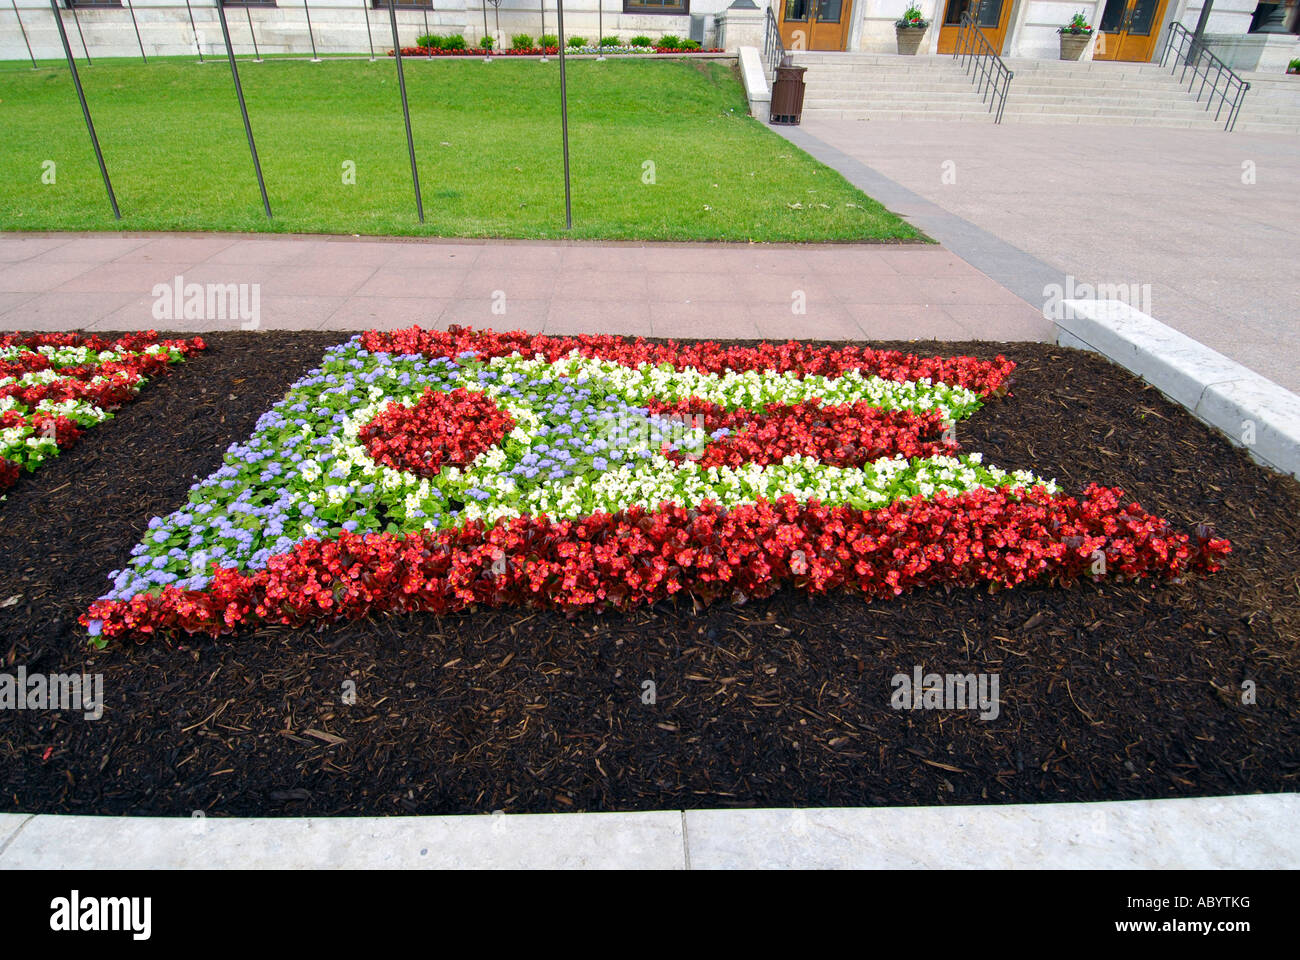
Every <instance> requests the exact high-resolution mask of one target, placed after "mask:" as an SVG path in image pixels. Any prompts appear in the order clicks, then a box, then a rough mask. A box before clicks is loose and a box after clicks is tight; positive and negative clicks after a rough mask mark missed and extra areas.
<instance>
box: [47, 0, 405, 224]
mask: <svg viewBox="0 0 1300 960" xmlns="http://www.w3.org/2000/svg"><path fill="white" fill-rule="evenodd" d="M51 2H53V0H51ZM388 21H389V23H390V24H392V27H393V57H394V59H396V60H397V89H398V90H399V91H401V94H402V116H403V117H404V118H405V119H406V150H407V152H408V153H409V154H410V155H411V183H412V184H414V186H415V212H416V213H417V214H418V215H419V217H420V222H421V223H424V201H423V200H422V199H420V171H419V170H418V169H417V168H416V166H415V140H414V138H413V137H412V136H411V108H410V106H408V105H407V102H406V77H405V75H404V74H403V73H402V44H401V41H399V40H398V39H397V10H396V9H394V7H393V0H388Z"/></svg>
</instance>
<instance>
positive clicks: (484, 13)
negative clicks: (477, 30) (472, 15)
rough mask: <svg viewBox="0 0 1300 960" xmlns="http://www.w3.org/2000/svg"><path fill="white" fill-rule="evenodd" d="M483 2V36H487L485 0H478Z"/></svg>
mask: <svg viewBox="0 0 1300 960" xmlns="http://www.w3.org/2000/svg"><path fill="white" fill-rule="evenodd" d="M479 2H480V3H481V4H483V36H485V37H486V36H487V0H479Z"/></svg>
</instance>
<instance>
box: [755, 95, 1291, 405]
mask: <svg viewBox="0 0 1300 960" xmlns="http://www.w3.org/2000/svg"><path fill="white" fill-rule="evenodd" d="M1011 96H1012V97H1013V98H1014V96H1015V87H1014V85H1013V87H1012V94H1011ZM773 129H774V130H776V131H777V132H779V133H781V134H782V135H783V136H786V137H787V138H788V139H790V140H791V141H792V142H793V143H795V144H797V145H799V146H801V147H803V148H804V149H806V150H808V152H810V153H811V154H812V155H813V156H815V157H817V158H818V159H820V160H822V161H823V162H826V163H829V164H831V165H832V166H835V167H836V168H837V169H839V170H840V171H841V172H842V173H844V174H845V175H846V176H847V177H848V178H849V179H850V180H851V181H852V182H853V183H855V184H856V185H857V186H859V187H861V188H862V189H864V190H865V191H866V192H867V193H868V194H870V195H871V196H873V197H875V198H876V199H877V200H879V201H881V202H882V203H884V204H885V205H886V206H887V207H889V208H890V209H892V210H893V211H894V212H896V213H898V214H900V215H903V216H905V217H907V218H908V219H910V220H911V221H912V222H913V223H915V224H916V225H917V226H918V227H920V228H921V229H923V230H925V231H926V232H927V233H928V234H930V236H932V237H935V238H936V239H938V240H939V241H940V242H941V243H943V244H944V245H945V246H946V247H948V248H949V249H950V250H952V251H953V252H954V253H957V254H959V255H960V256H961V257H962V258H964V259H965V260H966V261H967V262H968V263H970V264H971V265H973V266H975V267H978V268H979V269H981V270H982V271H984V272H985V273H987V274H988V275H989V276H990V277H992V278H993V279H994V280H997V281H998V282H999V283H1001V284H1003V285H1005V286H1006V287H1008V288H1009V289H1010V290H1011V291H1013V292H1014V293H1016V294H1018V295H1019V296H1020V297H1021V298H1023V299H1024V300H1026V301H1028V302H1029V303H1031V304H1035V305H1038V304H1041V303H1042V302H1043V300H1044V298H1045V296H1046V295H1045V293H1044V288H1045V287H1046V286H1047V285H1049V284H1053V283H1061V282H1062V281H1063V278H1064V277H1065V276H1066V275H1071V276H1074V277H1075V278H1077V280H1078V281H1080V282H1088V283H1111V284H1114V283H1125V284H1137V285H1139V286H1147V287H1149V288H1150V290H1151V304H1150V306H1149V307H1145V306H1143V307H1142V309H1144V310H1145V311H1146V312H1148V313H1150V314H1151V315H1152V316H1154V317H1156V318H1157V319H1158V320H1160V321H1162V322H1163V323H1165V324H1168V325H1169V326H1172V327H1174V328H1175V329H1177V330H1179V331H1181V332H1182V333H1185V334H1187V335H1188V336H1190V337H1192V338H1193V339H1195V340H1198V341H1200V342H1201V343H1204V344H1206V345H1207V346H1209V347H1211V348H1212V349H1214V350H1217V351H1219V352H1220V353H1223V354H1225V355H1227V356H1228V357H1231V358H1232V359H1234V360H1237V361H1238V362H1240V363H1243V364H1245V365H1246V366H1248V367H1250V368H1251V369H1253V370H1256V371H1258V372H1259V373H1262V374H1263V375H1264V376H1266V377H1268V378H1269V379H1270V380H1273V381H1274V382H1276V383H1278V384H1281V385H1282V386H1283V387H1285V388H1287V389H1289V390H1293V391H1294V390H1300V346H1298V345H1297V344H1298V343H1300V341H1298V340H1297V337H1296V334H1297V332H1298V331H1300V318H1297V314H1296V309H1295V307H1296V304H1297V303H1298V302H1300V280H1298V279H1297V278H1296V275H1295V266H1294V260H1295V256H1294V252H1295V250H1296V247H1297V243H1298V242H1300V194H1298V193H1297V192H1296V191H1295V189H1294V185H1295V183H1296V182H1297V181H1300V151H1297V150H1296V148H1295V140H1294V138H1291V137H1279V136H1275V135H1269V134H1256V133H1247V132H1243V131H1240V130H1238V131H1236V132H1234V133H1232V134H1231V135H1225V134H1224V133H1223V132H1222V131H1221V130H1179V129H1164V128H1150V127H1122V126H1116V127H1100V126H1089V127H1086V128H1082V127H1081V128H1078V129H1069V128H1061V129H1059V130H1055V131H1054V129H1053V128H1051V127H1040V126H1033V125H1015V124H1001V125H995V124H977V123H942V122H940V123H926V122H908V121H892V120H881V121H872V122H870V123H865V122H860V121H854V120H838V119H833V118H824V117H820V116H816V115H805V118H804V123H803V125H802V126H801V127H793V128H791V127H780V128H773ZM902 255H903V254H895V255H894V256H902ZM1135 305H1136V306H1142V305H1141V304H1135ZM1255 324H1259V325H1261V326H1260V328H1261V329H1265V330H1267V331H1268V332H1269V334H1270V335H1269V336H1268V337H1252V338H1249V339H1243V338H1241V337H1240V336H1239V335H1238V334H1239V331H1240V329H1241V328H1242V326H1243V325H1255Z"/></svg>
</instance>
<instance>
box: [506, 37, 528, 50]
mask: <svg viewBox="0 0 1300 960" xmlns="http://www.w3.org/2000/svg"><path fill="white" fill-rule="evenodd" d="M532 48H533V38H532V36H530V35H529V34H527V33H516V34H515V35H514V36H513V37H511V38H510V49H511V50H531V49H532Z"/></svg>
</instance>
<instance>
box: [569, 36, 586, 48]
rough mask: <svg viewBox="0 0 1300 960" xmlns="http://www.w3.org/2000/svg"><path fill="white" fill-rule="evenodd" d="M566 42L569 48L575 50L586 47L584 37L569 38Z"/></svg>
mask: <svg viewBox="0 0 1300 960" xmlns="http://www.w3.org/2000/svg"><path fill="white" fill-rule="evenodd" d="M567 42H568V44H569V46H571V47H573V48H575V49H577V48H578V47H585V46H586V45H587V38H586V37H570V38H569V39H568V41H567Z"/></svg>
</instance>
